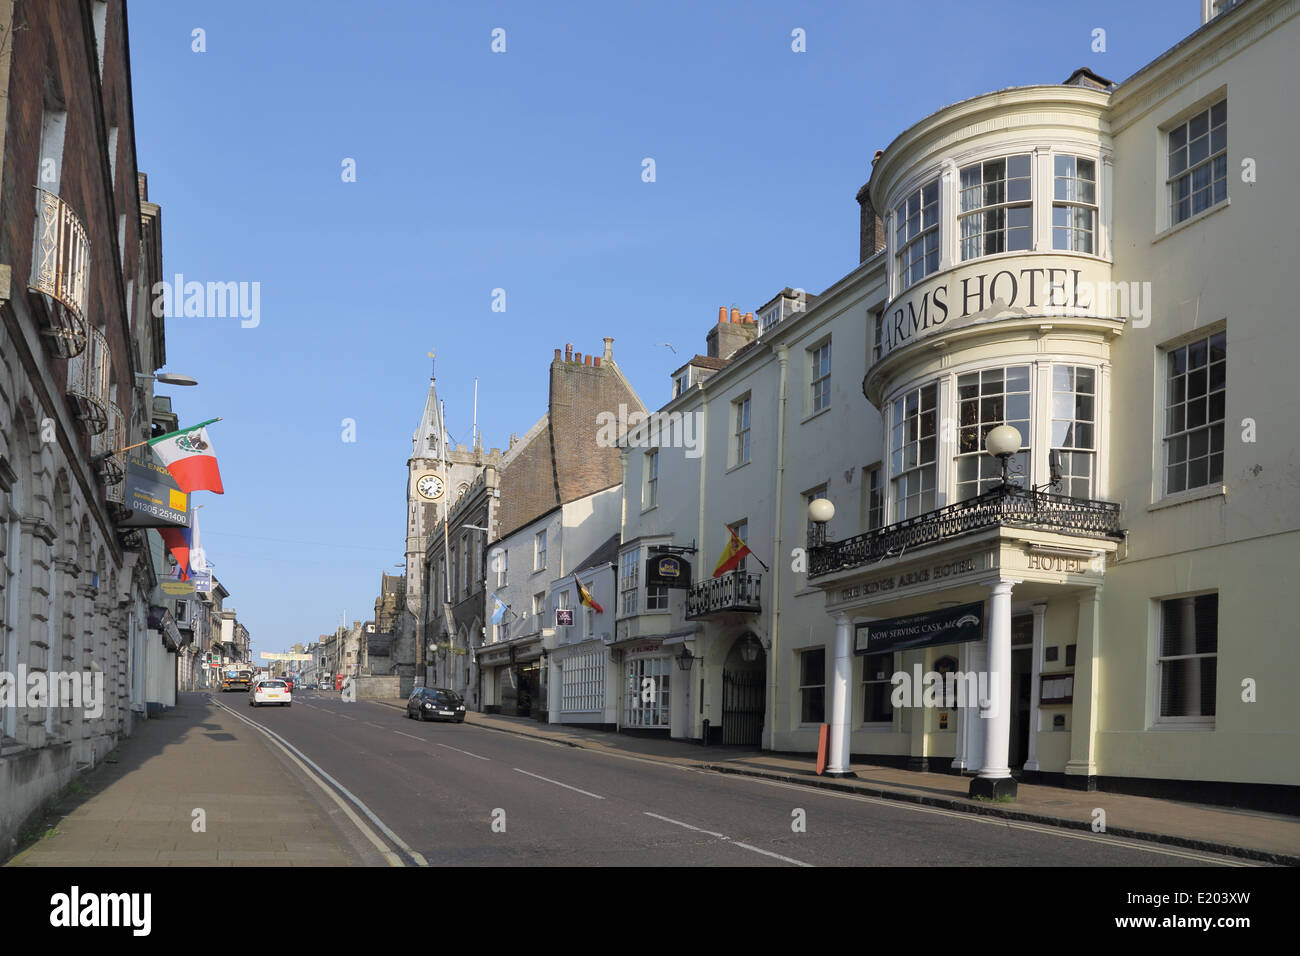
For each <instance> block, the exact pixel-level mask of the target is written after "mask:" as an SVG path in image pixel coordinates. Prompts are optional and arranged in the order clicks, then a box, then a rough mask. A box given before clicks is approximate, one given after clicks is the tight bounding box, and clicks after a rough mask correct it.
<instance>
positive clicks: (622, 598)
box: [618, 548, 641, 617]
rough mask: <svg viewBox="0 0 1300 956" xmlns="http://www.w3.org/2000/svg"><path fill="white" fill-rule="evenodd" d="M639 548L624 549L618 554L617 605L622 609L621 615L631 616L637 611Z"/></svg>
mask: <svg viewBox="0 0 1300 956" xmlns="http://www.w3.org/2000/svg"><path fill="white" fill-rule="evenodd" d="M640 562H641V549H640V548H633V549H632V550H630V551H624V552H623V553H622V554H620V555H619V556H618V566H619V581H618V594H619V607H620V608H621V610H622V615H623V617H631V616H633V615H635V614H636V613H637V606H638V603H639V602H638V601H637V596H638V591H639V590H640V584H641V574H640V570H641V563H640Z"/></svg>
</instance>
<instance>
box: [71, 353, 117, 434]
mask: <svg viewBox="0 0 1300 956" xmlns="http://www.w3.org/2000/svg"><path fill="white" fill-rule="evenodd" d="M110 358H111V355H110V353H109V351H108V339H107V338H106V337H105V336H104V333H103V332H101V331H99V330H98V329H91V330H90V347H89V348H86V349H82V350H81V351H80V352H78V353H77V354H76V355H74V356H72V357H71V358H70V359H68V404H69V405H71V406H72V408H73V410H74V411H75V412H76V413H77V417H78V418H80V419H81V420H82V421H83V422H85V423H86V430H87V431H88V432H90V434H91V435H98V434H99V433H100V432H102V431H103V430H104V429H105V428H107V427H108V382H109V371H110V369H111V366H110ZM119 447H120V446H119Z"/></svg>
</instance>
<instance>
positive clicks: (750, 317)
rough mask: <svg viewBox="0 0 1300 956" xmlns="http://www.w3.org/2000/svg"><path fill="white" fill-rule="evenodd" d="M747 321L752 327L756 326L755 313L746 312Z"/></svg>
mask: <svg viewBox="0 0 1300 956" xmlns="http://www.w3.org/2000/svg"><path fill="white" fill-rule="evenodd" d="M745 321H746V322H748V323H749V324H750V325H753V324H754V313H753V312H746V313H745Z"/></svg>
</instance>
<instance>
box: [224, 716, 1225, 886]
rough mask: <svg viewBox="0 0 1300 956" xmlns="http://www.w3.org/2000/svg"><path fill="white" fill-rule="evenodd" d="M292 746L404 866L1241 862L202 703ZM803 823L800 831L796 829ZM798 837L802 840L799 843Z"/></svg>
mask: <svg viewBox="0 0 1300 956" xmlns="http://www.w3.org/2000/svg"><path fill="white" fill-rule="evenodd" d="M213 697H214V699H215V700H217V701H219V702H220V703H222V704H225V705H226V706H227V707H229V708H230V709H231V710H232V711H234V712H235V713H236V714H238V715H239V716H241V717H244V718H247V719H249V720H252V721H254V722H255V723H257V724H258V725H260V726H262V727H265V728H267V729H268V730H270V731H273V732H274V733H275V734H277V735H278V736H279V737H280V739H281V740H282V741H284V742H285V743H287V744H289V745H291V746H292V747H294V748H296V750H297V751H299V752H300V754H301V755H302V756H303V757H305V758H306V759H307V760H308V761H310V763H311V764H314V765H315V767H316V768H319V770H320V771H323V773H324V774H325V775H328V777H329V778H333V782H334V785H335V786H336V787H338V788H340V789H341V790H346V791H347V794H344V796H345V797H346V796H347V795H349V794H350V795H351V797H353V798H355V799H356V800H358V801H360V802H361V803H362V804H364V805H365V808H366V809H367V810H368V811H369V813H368V814H367V813H365V811H358V816H361V817H363V818H364V819H365V820H366V821H367V825H369V826H371V827H372V828H373V829H374V830H375V831H376V832H377V833H378V834H379V835H381V836H382V839H384V841H385V842H386V843H387V844H388V845H389V846H391V847H392V849H393V854H392V856H393V857H395V858H400V859H401V860H402V861H403V862H405V863H407V864H408V865H411V864H416V865H419V864H420V863H426V862H427V864H428V865H430V866H439V865H448V864H450V865H471V866H472V865H495V866H504V865H513V866H519V865H523V866H546V865H560V866H623V865H632V866H798V865H804V866H1205V865H1212V864H1216V863H1218V864H1224V865H1233V866H1238V865H1241V862H1242V861H1240V860H1233V859H1231V858H1227V857H1220V856H1215V855H1213V854H1207V853H1199V852H1196V851H1190V850H1183V849H1179V848H1175V847H1169V848H1165V847H1159V846H1156V845H1154V844H1150V843H1141V842H1138V841H1134V840H1126V839H1122V838H1116V837H1110V836H1107V835H1104V834H1092V833H1084V832H1077V831H1064V830H1058V829H1055V828H1052V827H1045V826H1039V825H1036V824H1022V823H1016V822H1011V821H1006V820H998V819H991V818H984V817H976V816H972V815H970V814H964V813H957V812H953V811H948V810H940V809H935V808H929V807H919V806H914V805H910V804H903V803H899V802H896V801H888V800H878V799H874V798H868V797H859V796H855V795H852V794H840V793H835V792H832V791H824V790H815V789H810V788H805V787H799V786H795V785H791V784H785V783H781V782H776V781H764V780H759V779H756V778H751V777H742V776H736V775H731V774H717V773H710V772H707V771H699V770H693V769H689V768H682V767H679V766H676V765H670V764H664V763H658V762H655V761H651V760H646V759H641V758H635V757H626V756H616V755H611V754H607V753H604V752H598V751H591V750H582V749H576V748H573V747H567V746H564V745H561V744H552V743H549V742H546V741H541V740H536V739H533V738H526V737H520V736H516V735H513V734H506V733H501V732H499V731H495V730H488V729H484V728H480V727H474V726H471V725H469V724H450V723H448V724H444V723H419V722H417V721H414V720H408V719H406V718H405V716H404V714H403V713H402V712H401V711H399V710H396V709H395V708H392V707H389V706H386V705H384V704H379V703H375V702H372V701H357V702H354V703H345V702H343V701H341V700H339V698H338V697H337V696H333V695H331V696H325V695H322V694H315V693H312V692H304V693H299V694H295V695H294V706H292V707H289V708H273V707H260V708H255V709H254V708H250V707H248V706H247V704H246V701H247V697H246V696H245V695H243V694H239V695H236V694H227V695H224V696H223V695H221V694H214V695H213ZM800 824H802V826H800ZM796 828H799V830H800V831H801V832H797V831H796Z"/></svg>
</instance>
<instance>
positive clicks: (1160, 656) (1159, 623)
mask: <svg viewBox="0 0 1300 956" xmlns="http://www.w3.org/2000/svg"><path fill="white" fill-rule="evenodd" d="M1210 595H1213V596H1214V597H1215V598H1216V600H1217V598H1218V596H1219V592H1218V591H1207V592H1201V593H1200V594H1187V595H1181V596H1179V597H1172V598H1171V597H1166V598H1161V599H1159V600H1157V601H1156V602H1155V604H1156V614H1155V618H1156V635H1155V659H1156V666H1155V680H1154V684H1155V688H1154V689H1155V699H1154V700H1153V701H1152V707H1153V711H1152V712H1153V714H1154V717H1155V723H1157V724H1182V725H1188V724H1191V725H1196V726H1200V727H1213V726H1214V723H1215V720H1216V719H1217V715H1218V709H1219V708H1218V704H1219V700H1218V696H1219V695H1218V687H1217V678H1218V657H1219V627H1218V618H1219V617H1220V614H1219V613H1218V611H1221V610H1222V604H1221V603H1220V604H1219V606H1218V611H1216V615H1215V635H1214V651H1213V652H1196V651H1193V652H1192V653H1190V654H1164V653H1163V647H1162V645H1163V643H1164V626H1165V605H1166V604H1172V603H1175V602H1182V601H1193V602H1195V600H1196V599H1197V598H1201V597H1208V596H1210ZM1193 627H1195V621H1194V620H1193ZM1192 646H1193V647H1195V646H1196V636H1195V634H1193V635H1192ZM1208 658H1213V659H1214V660H1215V679H1216V687H1215V694H1214V697H1215V702H1214V703H1215V707H1214V710H1215V712H1214V713H1213V714H1191V715H1187V716H1165V715H1163V714H1161V712H1160V710H1161V700H1162V699H1163V697H1164V681H1165V665H1166V664H1169V663H1173V662H1175V661H1184V660H1205V659H1208Z"/></svg>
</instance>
